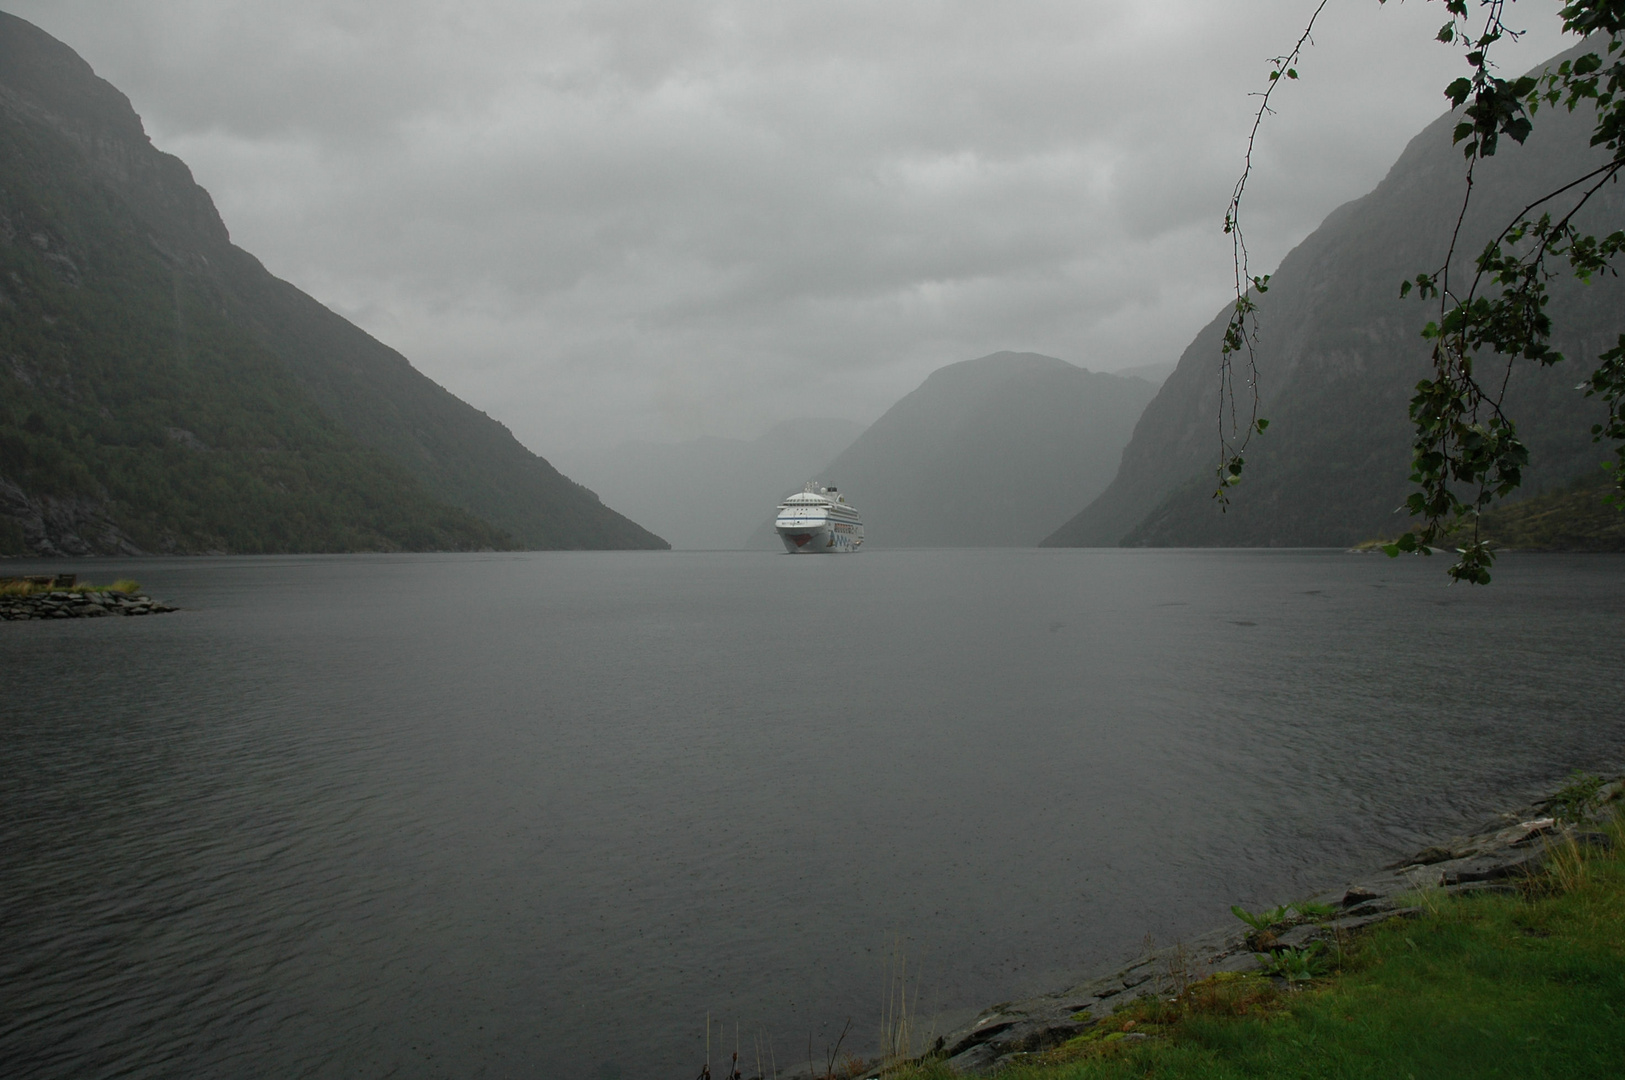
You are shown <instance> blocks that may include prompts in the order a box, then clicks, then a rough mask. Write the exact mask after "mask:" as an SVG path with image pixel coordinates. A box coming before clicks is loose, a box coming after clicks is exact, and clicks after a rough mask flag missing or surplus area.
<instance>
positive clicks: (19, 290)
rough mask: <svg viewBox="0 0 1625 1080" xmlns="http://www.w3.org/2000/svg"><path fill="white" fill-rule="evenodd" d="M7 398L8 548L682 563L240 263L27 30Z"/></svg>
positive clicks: (5, 361)
mask: <svg viewBox="0 0 1625 1080" xmlns="http://www.w3.org/2000/svg"><path fill="white" fill-rule="evenodd" d="M0 388H3V394H0V554H13V555H15V554H25V553H35V554H93V553H112V552H133V551H173V552H198V551H318V550H339V551H342V550H394V549H441V548H445V549H466V548H480V547H524V548H658V547H664V546H666V545H665V542H664V541H662V540H661V539H660V538H659V537H657V536H655V535H654V534H652V533H650V532H648V531H647V530H645V529H643V528H641V527H640V526H638V525H636V524H634V523H633V522H631V521H629V520H627V519H626V518H624V517H622V516H621V515H619V514H617V513H615V512H614V511H612V510H610V509H608V508H607V507H605V506H603V505H602V504H601V503H600V502H599V500H598V499H597V497H596V496H595V495H594V494H593V493H592V492H591V491H588V490H587V489H586V488H583V487H581V486H580V485H579V484H575V483H573V482H572V481H570V480H569V479H567V478H565V477H564V476H562V475H561V474H560V473H559V472H558V471H557V470H555V469H554V468H553V467H552V466H551V465H549V464H548V463H547V462H546V461H545V460H543V459H542V458H540V457H538V456H536V455H535V454H533V453H531V452H530V451H529V450H527V449H525V447H523V446H522V445H520V443H519V442H518V441H517V440H516V439H514V438H513V436H512V434H511V433H510V432H509V431H508V429H507V428H506V427H504V426H503V425H502V424H500V423H498V422H497V421H495V420H493V419H491V418H490V417H488V416H486V415H485V414H484V413H481V412H479V411H478V410H476V409H474V408H472V407H471V406H469V405H467V404H466V403H464V402H462V401H460V400H458V399H457V398H456V397H454V396H453V395H452V394H450V393H449V392H447V391H446V390H445V389H443V388H442V387H440V386H438V385H436V384H435V383H434V382H432V381H431V380H429V379H428V378H427V377H425V376H424V375H422V374H421V373H420V372H418V371H416V370H415V369H414V368H413V367H412V366H411V365H410V363H408V362H407V360H406V359H405V358H404V357H402V356H401V355H400V354H399V353H397V352H395V351H394V350H393V349H390V348H388V347H387V346H385V345H383V344H382V343H380V342H378V341H376V340H375V339H373V338H372V337H370V336H369V335H367V334H366V333H365V332H364V331H362V330H360V329H359V328H357V327H355V326H353V325H352V324H350V323H349V322H347V321H345V320H344V319H343V318H341V317H340V316H338V315H336V314H334V313H333V312H332V311H330V310H328V309H327V308H325V307H323V306H322V305H321V304H320V303H318V302H317V301H315V300H313V299H311V298H310V297H309V296H306V295H305V294H304V293H302V292H300V291H299V290H298V289H297V288H295V287H294V286H292V285H290V284H288V283H287V282H284V281H280V280H278V279H276V278H275V277H273V276H271V275H270V274H269V273H268V272H267V271H266V270H265V268H264V267H263V266H262V265H261V264H260V263H259V261H258V260H256V259H255V258H254V257H253V256H252V255H250V254H248V253H247V252H245V251H243V250H241V249H240V248H237V247H235V246H234V245H232V243H231V240H230V236H229V234H228V233H227V231H226V227H225V225H224V223H222V222H221V220H220V217H219V215H218V213H216V211H215V208H214V204H213V201H212V200H211V199H210V198H209V195H208V193H207V192H205V191H204V190H203V189H202V188H201V187H199V186H197V184H196V183H194V182H193V179H192V176H191V173H190V171H189V170H188V169H187V167H186V166H185V164H184V163H182V162H181V161H180V160H179V159H178V158H175V157H173V156H171V155H168V154H165V153H162V152H160V151H158V150H157V149H155V148H154V147H153V146H152V145H151V142H150V141H149V140H148V138H147V136H146V133H145V131H144V130H143V128H142V125H141V121H140V118H139V117H137V116H136V114H135V112H134V111H133V109H132V108H131V107H130V103H129V101H128V99H127V98H125V96H124V95H123V94H121V93H120V92H119V91H118V90H117V89H115V88H114V87H112V86H111V85H110V84H108V83H107V82H105V81H104V80H102V79H100V78H98V77H97V76H96V75H95V73H94V72H93V71H92V70H91V69H90V67H89V65H88V64H86V63H85V62H84V61H83V60H82V59H80V58H79V56H78V55H77V54H75V53H74V52H73V50H72V49H70V48H68V47H67V46H66V45H63V44H62V43H61V42H58V41H56V40H55V39H54V38H52V37H50V36H49V35H48V34H45V33H44V32H43V31H41V30H39V29H38V28H36V27H34V26H33V25H31V24H29V23H27V22H25V21H24V20H22V19H19V18H16V17H15V16H12V15H9V14H5V13H0Z"/></svg>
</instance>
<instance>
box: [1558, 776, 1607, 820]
mask: <svg viewBox="0 0 1625 1080" xmlns="http://www.w3.org/2000/svg"><path fill="white" fill-rule="evenodd" d="M1602 786H1603V780H1602V777H1600V776H1591V775H1589V774H1587V773H1583V772H1580V771H1578V770H1576V771H1575V773H1574V775H1573V776H1571V777H1569V782H1568V783H1566V784H1564V785H1563V787H1562V788H1560V789H1559V790H1558V792H1557V794H1556V795H1554V796H1552V799H1551V802H1550V803H1548V804H1547V805H1548V808H1549V809H1550V810H1551V812H1552V816H1553V817H1555V818H1557V820H1559V821H1571V822H1579V821H1583V820H1585V818H1586V816H1587V815H1588V814H1590V813H1591V811H1592V809H1594V808H1595V807H1596V805H1597V795H1598V793H1599V792H1601V791H1602Z"/></svg>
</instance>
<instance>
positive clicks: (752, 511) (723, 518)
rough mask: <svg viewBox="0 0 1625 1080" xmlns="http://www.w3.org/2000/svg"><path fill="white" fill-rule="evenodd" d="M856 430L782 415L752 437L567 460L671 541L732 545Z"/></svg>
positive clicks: (610, 500) (608, 499) (640, 445)
mask: <svg viewBox="0 0 1625 1080" xmlns="http://www.w3.org/2000/svg"><path fill="white" fill-rule="evenodd" d="M862 431H863V425H862V424H859V423H857V422H855V421H852V420H834V419H823V420H812V419H807V420H787V421H785V422H784V423H781V424H776V425H775V426H774V427H773V428H772V429H771V430H769V431H768V432H767V434H765V435H762V436H761V437H760V438H756V439H719V438H702V439H694V440H691V441H689V442H683V443H676V444H672V443H655V442H629V443H623V444H621V445H620V446H618V447H616V448H614V449H613V450H610V451H608V452H606V453H602V454H596V455H590V456H584V457H581V458H579V459H572V460H571V462H570V463H569V464H570V470H571V472H573V473H574V474H575V475H577V476H579V477H581V478H582V479H583V480H584V481H586V482H587V483H588V484H591V485H592V487H593V489H594V490H595V491H597V492H598V493H599V496H600V497H601V498H602V499H603V500H604V502H605V503H607V504H608V505H610V506H615V507H619V508H620V509H621V510H624V511H626V512H627V513H629V514H632V515H634V516H636V517H637V519H638V520H639V521H643V522H647V523H648V524H649V526H650V527H651V528H653V529H656V530H657V531H659V533H660V535H661V536H664V537H666V538H667V539H668V540H670V541H671V543H672V546H673V547H677V548H698V549H710V550H718V549H728V548H737V547H739V546H740V544H741V543H743V542H744V540H745V538H746V537H747V536H748V535H750V533H751V531H752V530H753V529H755V528H756V527H757V526H758V525H760V524H761V523H762V522H764V521H767V520H768V519H770V518H771V517H772V516H773V508H774V506H776V505H777V500H778V499H779V498H780V497H781V496H782V495H783V494H784V492H785V491H787V490H792V489H796V488H799V487H800V486H801V485H802V483H803V482H805V481H807V480H809V479H812V478H813V477H814V476H817V475H819V470H820V469H821V467H822V466H824V465H826V464H828V463H829V461H830V459H831V458H833V457H834V456H835V455H836V454H838V453H840V452H841V451H842V450H844V449H846V447H847V446H848V445H850V444H851V442H852V440H853V439H855V438H857V437H858V434H859V433H860V432H862ZM775 546H777V543H776V542H775Z"/></svg>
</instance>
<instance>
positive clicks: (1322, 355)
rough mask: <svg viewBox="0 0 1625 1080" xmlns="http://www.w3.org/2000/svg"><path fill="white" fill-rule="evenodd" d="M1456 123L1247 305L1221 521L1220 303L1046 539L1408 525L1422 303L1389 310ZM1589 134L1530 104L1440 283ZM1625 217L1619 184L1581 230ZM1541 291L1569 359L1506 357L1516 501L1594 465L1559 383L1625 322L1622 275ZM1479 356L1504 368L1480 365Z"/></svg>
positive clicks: (1494, 162) (1433, 251)
mask: <svg viewBox="0 0 1625 1080" xmlns="http://www.w3.org/2000/svg"><path fill="white" fill-rule="evenodd" d="M1579 51H1581V49H1580V48H1577V49H1575V50H1571V51H1570V52H1569V53H1568V54H1566V55H1568V56H1572V55H1575V54H1576V53H1577V52H1579ZM1561 59H1563V57H1561V56H1560V57H1556V58H1554V59H1553V61H1551V62H1552V63H1555V62H1558V61H1560V60H1561ZM1454 123H1455V117H1454V116H1450V115H1447V116H1444V117H1441V118H1440V119H1439V120H1437V121H1435V122H1434V123H1432V124H1430V125H1429V126H1428V127H1427V128H1426V129H1425V130H1424V131H1422V133H1421V134H1419V135H1418V136H1417V137H1416V138H1414V139H1413V140H1412V141H1411V143H1410V144H1409V145H1408V146H1407V147H1406V149H1405V151H1404V153H1403V154H1401V156H1400V157H1399V159H1398V161H1396V162H1395V164H1394V166H1393V167H1392V169H1390V170H1389V173H1388V175H1387V177H1386V178H1385V179H1384V180H1383V181H1382V182H1381V183H1380V184H1379V185H1378V186H1377V187H1376V189H1375V190H1373V191H1372V192H1370V193H1369V194H1367V195H1365V196H1363V197H1362V198H1359V199H1356V200H1354V201H1353V202H1350V203H1347V204H1345V205H1344V206H1342V207H1339V208H1338V209H1337V210H1335V211H1333V212H1332V213H1331V214H1330V215H1329V216H1328V217H1327V218H1326V220H1325V222H1324V223H1322V224H1321V226H1320V227H1319V228H1318V229H1316V230H1315V232H1314V233H1312V234H1311V235H1310V236H1309V237H1308V238H1307V239H1305V240H1304V241H1303V243H1301V244H1300V245H1298V247H1297V248H1295V249H1294V250H1293V251H1292V252H1291V253H1290V254H1288V255H1287V257H1286V258H1285V259H1283V260H1282V262H1281V265H1280V267H1279V268H1278V269H1277V270H1276V272H1275V274H1274V275H1273V278H1272V280H1271V282H1270V289H1269V292H1268V293H1267V294H1265V295H1263V296H1260V297H1258V301H1259V312H1260V315H1259V318H1260V333H1261V341H1260V347H1259V351H1258V368H1259V372H1260V375H1261V387H1262V394H1263V408H1262V410H1261V415H1263V416H1265V417H1267V418H1268V419H1269V420H1270V428H1269V430H1268V431H1267V432H1266V433H1265V434H1264V435H1263V436H1262V437H1259V438H1255V439H1254V440H1253V445H1252V447H1251V448H1250V449H1249V451H1248V454H1247V466H1246V473H1245V476H1244V479H1243V482H1242V483H1241V484H1240V486H1239V487H1236V488H1233V489H1231V500H1232V501H1231V505H1230V507H1229V510H1228V512H1227V513H1223V514H1220V513H1219V512H1218V510H1217V507H1216V505H1215V504H1214V502H1213V500H1212V499H1211V494H1212V491H1213V489H1214V486H1215V480H1214V478H1213V469H1214V467H1215V466H1216V464H1217V463H1218V461H1219V457H1220V452H1219V445H1218V432H1217V425H1216V418H1217V416H1218V412H1219V407H1218V406H1219V403H1218V396H1217V385H1218V363H1219V350H1220V341H1221V337H1222V334H1223V330H1224V327H1225V324H1226V322H1227V316H1228V311H1225V312H1221V313H1220V314H1219V315H1218V316H1217V317H1216V318H1215V319H1214V320H1213V321H1212V322H1211V323H1210V324H1208V326H1206V327H1205V328H1204V329H1203V330H1202V331H1201V332H1200V333H1198V334H1197V336H1196V338H1195V340H1194V341H1192V343H1191V344H1190V346H1189V347H1188V348H1187V349H1186V350H1185V352H1184V354H1183V355H1182V356H1181V357H1180V360H1179V365H1178V367H1177V369H1176V370H1175V371H1174V373H1173V375H1171V376H1170V377H1169V378H1168V381H1167V382H1166V383H1165V384H1164V385H1163V387H1162V390H1161V392H1160V393H1159V394H1158V395H1157V397H1156V399H1155V400H1154V401H1152V402H1151V404H1150V405H1149V406H1148V407H1147V408H1146V410H1145V413H1144V415H1143V416H1142V417H1141V418H1140V421H1139V423H1138V425H1137V426H1136V428H1135V431H1134V436H1133V438H1132V440H1130V442H1129V444H1128V446H1127V447H1126V448H1125V449H1124V451H1123V456H1122V462H1121V466H1120V468H1119V469H1118V470H1117V473H1116V476H1115V478H1114V479H1113V480H1112V482H1111V485H1110V486H1109V487H1108V488H1107V489H1106V490H1105V491H1104V492H1103V493H1101V494H1100V496H1099V497H1098V498H1096V499H1095V500H1094V501H1092V502H1090V503H1088V504H1087V505H1085V506H1084V507H1083V509H1082V510H1081V511H1079V512H1078V513H1077V514H1076V515H1075V516H1074V517H1073V518H1072V519H1071V520H1069V521H1067V522H1066V523H1065V524H1064V525H1062V526H1061V527H1060V528H1058V529H1056V530H1055V531H1054V532H1053V533H1052V534H1051V535H1050V536H1049V537H1047V538H1046V539H1045V541H1044V543H1045V544H1046V545H1050V546H1112V545H1117V544H1128V545H1153V546H1206V545H1234V546H1346V545H1350V544H1353V543H1356V542H1358V541H1361V540H1364V539H1367V538H1370V537H1373V536H1389V535H1394V534H1396V533H1398V532H1401V531H1403V530H1404V528H1405V527H1406V521H1407V518H1406V515H1404V514H1403V513H1400V514H1396V513H1395V510H1396V508H1397V507H1399V506H1400V505H1401V503H1402V502H1403V501H1404V499H1405V497H1406V495H1407V494H1408V493H1409V491H1410V490H1411V488H1410V484H1409V482H1408V479H1407V478H1408V476H1409V473H1410V442H1411V428H1410V424H1409V420H1408V418H1407V406H1408V402H1409V400H1410V397H1411V395H1412V393H1413V392H1414V390H1413V388H1414V385H1415V383H1416V382H1417V380H1419V379H1421V378H1422V377H1424V375H1425V374H1426V373H1427V372H1428V371H1429V370H1430V368H1429V362H1428V343H1427V342H1425V341H1423V340H1422V338H1421V337H1420V329H1421V327H1422V325H1423V324H1424V323H1425V322H1427V321H1428V318H1429V309H1428V308H1427V307H1426V306H1425V305H1423V304H1421V303H1418V302H1417V301H1416V300H1415V299H1410V300H1401V299H1400V298H1399V283H1400V282H1401V281H1402V280H1405V279H1407V278H1411V277H1414V276H1415V275H1416V274H1417V273H1419V272H1421V271H1424V270H1433V269H1435V268H1436V267H1437V265H1438V263H1439V261H1440V260H1441V259H1442V258H1443V254H1444V252H1445V251H1446V250H1448V245H1449V240H1450V231H1451V229H1452V227H1453V226H1454V224H1455V221H1456V215H1457V212H1458V210H1459V208H1460V201H1461V195H1462V190H1463V188H1462V171H1463V160H1462V155H1461V152H1460V150H1459V149H1458V148H1456V147H1454V146H1453V145H1452V144H1451V141H1450V133H1451V128H1452V127H1453V126H1454ZM1590 126H1591V120H1590V119H1589V118H1588V116H1587V115H1585V114H1583V113H1576V114H1572V115H1571V114H1568V113H1566V112H1564V111H1563V110H1560V109H1559V110H1550V111H1543V112H1542V113H1541V114H1540V116H1539V117H1538V120H1537V123H1536V126H1535V133H1534V135H1533V136H1532V137H1531V138H1530V139H1529V142H1528V144H1527V145H1526V146H1524V147H1519V146H1517V145H1515V144H1512V143H1510V142H1508V141H1506V140H1503V142H1502V145H1501V149H1500V152H1499V153H1498V154H1497V155H1496V156H1495V157H1493V158H1490V159H1488V160H1486V161H1484V162H1481V163H1480V165H1479V167H1478V170H1477V173H1476V175H1475V186H1474V196H1473V198H1474V203H1473V209H1472V212H1471V214H1470V215H1469V216H1468V219H1467V221H1466V223H1465V228H1464V232H1463V236H1464V241H1463V242H1462V243H1461V244H1459V245H1458V248H1457V250H1458V251H1459V252H1462V253H1464V254H1462V256H1461V258H1460V262H1459V264H1458V265H1457V266H1456V267H1455V268H1454V273H1456V274H1458V275H1460V274H1462V273H1466V274H1467V275H1468V276H1470V275H1471V269H1470V265H1469V263H1470V257H1471V255H1473V254H1476V253H1477V252H1478V250H1479V249H1480V248H1481V247H1482V246H1483V244H1484V242H1485V241H1486V240H1487V239H1488V238H1489V236H1491V235H1493V233H1494V232H1495V231H1496V230H1498V229H1499V228H1500V227H1501V226H1502V225H1503V224H1505V223H1506V222H1507V221H1509V220H1511V217H1512V215H1513V214H1515V213H1516V212H1517V211H1518V210H1519V209H1520V208H1521V207H1522V206H1523V205H1525V204H1526V203H1527V202H1528V199H1529V197H1530V194H1531V193H1537V192H1544V191H1546V190H1549V189H1550V188H1552V187H1555V186H1556V185H1557V184H1558V183H1561V182H1566V181H1567V180H1568V179H1570V178H1572V177H1573V176H1575V175H1578V174H1579V173H1581V172H1583V171H1585V169H1586V168H1588V167H1589V166H1591V165H1593V164H1595V163H1597V162H1598V161H1600V160H1601V159H1602V158H1603V157H1605V156H1606V151H1599V150H1597V149H1594V148H1592V147H1590V146H1589V145H1588V138H1589V134H1590ZM1554 209H1558V208H1554ZM1622 215H1625V192H1622V191H1621V189H1620V188H1619V187H1618V186H1617V185H1610V186H1609V187H1608V188H1605V189H1604V190H1603V191H1602V192H1601V193H1599V196H1598V197H1597V198H1596V199H1594V200H1593V204H1592V205H1591V206H1588V207H1587V209H1586V211H1585V213H1584V216H1583V217H1582V219H1581V223H1582V224H1587V223H1588V222H1589V226H1588V227H1590V228H1593V229H1596V230H1597V231H1599V232H1607V231H1612V230H1613V229H1614V228H1617V227H1618V222H1619V221H1620V219H1621V217H1622ZM1457 280H1460V278H1459V277H1458V279H1457ZM1552 296H1553V299H1552V303H1551V307H1550V309H1549V310H1550V313H1551V315H1552V317H1553V321H1554V323H1555V324H1556V325H1557V327H1558V333H1557V334H1556V335H1555V337H1554V345H1555V346H1556V347H1557V348H1558V349H1560V350H1561V351H1562V352H1563V353H1564V354H1565V355H1566V356H1568V357H1569V359H1568V360H1567V361H1565V362H1564V363H1562V364H1559V365H1557V366H1556V367H1554V368H1551V369H1547V370H1538V369H1536V368H1534V366H1533V365H1531V364H1529V363H1527V362H1520V363H1519V364H1517V365H1516V367H1515V369H1514V375H1513V378H1512V380H1511V384H1510V388H1509V392H1508V395H1507V404H1508V412H1509V413H1510V414H1511V415H1512V416H1513V417H1514V418H1515V419H1516V420H1517V422H1518V427H1519V431H1520V433H1521V435H1522V436H1523V438H1524V440H1525V442H1526V443H1528V445H1529V446H1530V448H1531V454H1532V463H1531V467H1530V468H1529V469H1528V470H1527V471H1526V473H1525V490H1526V491H1527V492H1528V493H1531V494H1533V493H1537V492H1539V491H1542V490H1550V489H1553V488H1556V487H1560V486H1562V485H1564V484H1565V483H1567V482H1569V481H1570V480H1572V479H1574V478H1576V477H1581V476H1584V475H1587V474H1588V473H1590V472H1591V471H1593V470H1595V469H1596V468H1597V466H1598V463H1599V462H1600V461H1601V460H1602V458H1603V451H1602V448H1600V447H1597V446H1595V445H1594V444H1592V443H1591V440H1590V435H1589V428H1590V425H1591V424H1592V423H1594V422H1596V421H1597V420H1598V419H1600V418H1601V416H1602V414H1603V410H1602V408H1601V407H1600V405H1598V404H1597V403H1596V402H1595V401H1587V400H1586V399H1585V398H1584V397H1583V396H1582V395H1581V394H1580V393H1579V392H1577V391H1576V390H1575V389H1574V386H1575V383H1577V382H1578V381H1579V380H1580V378H1581V377H1582V373H1583V372H1585V371H1589V370H1590V369H1591V367H1592V366H1594V364H1595V357H1596V356H1597V354H1598V353H1600V352H1601V351H1603V350H1605V349H1607V348H1609V347H1610V346H1611V345H1612V344H1613V343H1614V338H1615V337H1616V336H1617V335H1618V333H1619V332H1620V330H1621V329H1622V328H1625V284H1622V283H1621V282H1620V281H1619V280H1618V279H1602V278H1599V279H1597V280H1596V281H1594V282H1593V283H1592V284H1590V285H1587V286H1582V285H1580V284H1578V283H1576V282H1574V281H1573V280H1571V279H1566V278H1565V279H1561V280H1558V281H1554V282H1553V285H1552ZM1481 363H1484V364H1488V363H1495V364H1497V365H1499V363H1500V361H1498V360H1496V359H1495V358H1493V357H1489V356H1488V355H1486V356H1485V358H1484V359H1483V360H1481ZM1497 370H1499V366H1497ZM1245 407H1246V406H1245V403H1244V404H1243V408H1245Z"/></svg>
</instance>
